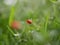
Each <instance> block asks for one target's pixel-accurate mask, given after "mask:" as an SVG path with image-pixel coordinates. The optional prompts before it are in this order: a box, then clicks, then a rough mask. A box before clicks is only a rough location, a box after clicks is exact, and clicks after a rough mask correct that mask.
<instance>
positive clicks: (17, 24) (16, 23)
mask: <svg viewBox="0 0 60 45" xmlns="http://www.w3.org/2000/svg"><path fill="white" fill-rule="evenodd" d="M11 27H12V28H13V29H20V28H21V23H20V22H19V21H13V22H12V23H11Z"/></svg>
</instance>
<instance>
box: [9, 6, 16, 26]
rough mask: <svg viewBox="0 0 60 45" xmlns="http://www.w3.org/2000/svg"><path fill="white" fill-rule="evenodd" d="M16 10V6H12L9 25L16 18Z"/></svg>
mask: <svg viewBox="0 0 60 45" xmlns="http://www.w3.org/2000/svg"><path fill="white" fill-rule="evenodd" d="M14 12H15V7H14V6H12V7H11V12H10V16H9V26H10V24H11V22H12V21H13V19H14Z"/></svg>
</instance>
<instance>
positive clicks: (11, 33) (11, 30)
mask: <svg viewBox="0 0 60 45" xmlns="http://www.w3.org/2000/svg"><path fill="white" fill-rule="evenodd" d="M7 28H8V30H9V31H10V32H11V34H12V35H14V34H15V33H14V32H13V31H12V30H11V29H10V28H9V26H7Z"/></svg>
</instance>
